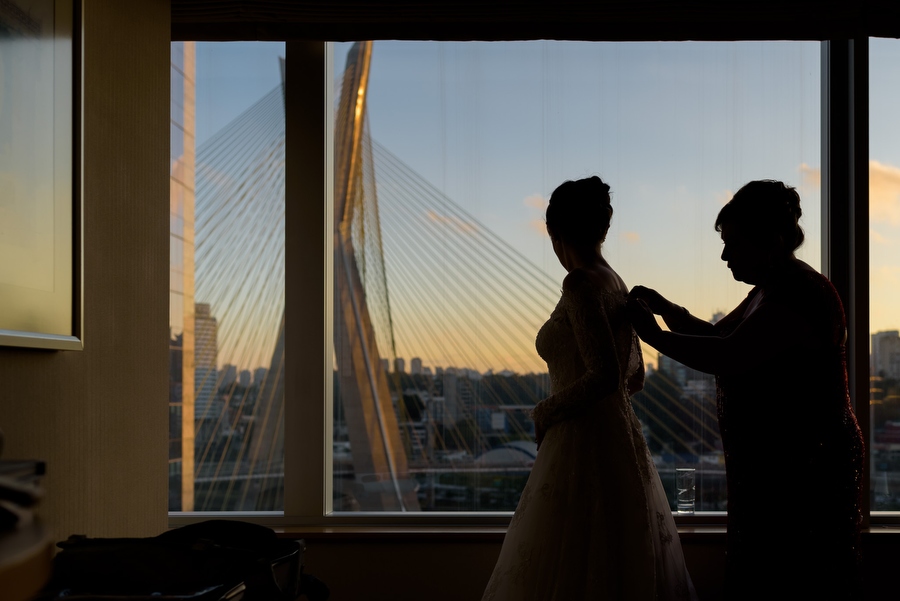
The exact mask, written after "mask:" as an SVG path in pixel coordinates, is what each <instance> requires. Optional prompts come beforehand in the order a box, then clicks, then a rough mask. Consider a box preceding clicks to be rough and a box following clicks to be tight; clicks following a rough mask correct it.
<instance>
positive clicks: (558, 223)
mask: <svg viewBox="0 0 900 601" xmlns="http://www.w3.org/2000/svg"><path fill="white" fill-rule="evenodd" d="M612 214H613V210H612V205H611V204H610V197H609V186H608V185H607V184H606V183H604V182H603V180H601V179H600V178H599V177H597V176H596V175H595V176H593V177H587V178H584V179H579V180H569V181H566V182H563V183H562V184H560V185H559V187H557V188H556V190H554V191H553V194H551V195H550V203H549V205H548V206H547V217H546V221H547V233H548V234H550V237H551V238H553V239H555V240H561V241H564V242H567V243H570V244H575V245H579V246H580V245H595V244H596V243H598V242H602V241H603V239H604V238H606V232H607V231H609V222H610V220H611V219H612Z"/></svg>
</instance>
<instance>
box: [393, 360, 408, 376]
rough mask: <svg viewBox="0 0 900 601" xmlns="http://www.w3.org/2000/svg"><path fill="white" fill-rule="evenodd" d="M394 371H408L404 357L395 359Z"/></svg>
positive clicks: (399, 372) (400, 372)
mask: <svg viewBox="0 0 900 601" xmlns="http://www.w3.org/2000/svg"><path fill="white" fill-rule="evenodd" d="M394 372H395V373H398V374H402V373H406V361H404V360H403V358H402V357H397V358H396V359H394Z"/></svg>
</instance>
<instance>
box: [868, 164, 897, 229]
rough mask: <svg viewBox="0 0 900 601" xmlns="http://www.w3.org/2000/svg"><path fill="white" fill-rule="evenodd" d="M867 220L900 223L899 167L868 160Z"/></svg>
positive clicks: (892, 223)
mask: <svg viewBox="0 0 900 601" xmlns="http://www.w3.org/2000/svg"><path fill="white" fill-rule="evenodd" d="M869 220H870V221H872V222H878V223H887V224H890V225H900V168H897V167H893V166H891V165H884V164H882V163H879V162H878V161H869Z"/></svg>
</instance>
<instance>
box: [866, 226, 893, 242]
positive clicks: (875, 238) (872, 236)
mask: <svg viewBox="0 0 900 601" xmlns="http://www.w3.org/2000/svg"><path fill="white" fill-rule="evenodd" d="M869 240H871V241H872V242H873V243H875V244H883V245H890V244H891V241H890V240H888V239H887V238H885V237H884V236H882V235H881V234H879V233H878V232H876V231H875V230H873V229H871V228H869Z"/></svg>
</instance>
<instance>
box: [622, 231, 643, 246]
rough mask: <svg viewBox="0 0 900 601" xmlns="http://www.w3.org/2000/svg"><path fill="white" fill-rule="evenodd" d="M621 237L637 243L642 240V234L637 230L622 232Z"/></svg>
mask: <svg viewBox="0 0 900 601" xmlns="http://www.w3.org/2000/svg"><path fill="white" fill-rule="evenodd" d="M620 237H621V238H622V239H623V240H625V241H626V242H631V243H633V244H636V243H638V242H640V241H641V235H640V234H638V233H637V232H622V233H621V235H620Z"/></svg>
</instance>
